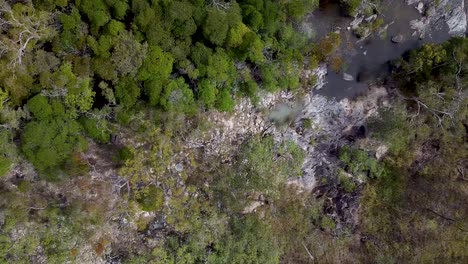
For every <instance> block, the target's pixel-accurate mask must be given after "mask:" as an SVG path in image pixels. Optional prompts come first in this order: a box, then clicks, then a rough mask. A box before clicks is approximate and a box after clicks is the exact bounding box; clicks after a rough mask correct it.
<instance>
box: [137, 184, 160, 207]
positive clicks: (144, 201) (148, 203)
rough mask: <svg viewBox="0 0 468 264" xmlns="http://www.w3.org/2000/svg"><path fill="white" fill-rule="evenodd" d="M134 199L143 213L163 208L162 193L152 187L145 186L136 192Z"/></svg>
mask: <svg viewBox="0 0 468 264" xmlns="http://www.w3.org/2000/svg"><path fill="white" fill-rule="evenodd" d="M135 197H136V200H137V201H138V203H139V204H140V205H141V208H142V209H143V210H145V211H157V210H160V209H161V208H162V207H163V203H164V193H163V191H162V190H161V189H160V188H158V187H156V186H154V185H150V186H145V187H144V188H143V189H141V190H138V191H137V192H136V194H135Z"/></svg>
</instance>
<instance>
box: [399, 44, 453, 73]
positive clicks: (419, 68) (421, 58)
mask: <svg viewBox="0 0 468 264" xmlns="http://www.w3.org/2000/svg"><path fill="white" fill-rule="evenodd" d="M446 60H447V52H446V50H445V49H444V47H443V46H441V45H436V44H425V45H423V46H422V48H421V49H419V50H414V51H411V54H410V59H409V60H408V61H407V62H406V61H404V62H403V65H402V67H403V69H404V70H405V71H406V72H407V73H408V74H409V75H415V79H416V80H417V81H422V80H427V79H429V77H430V75H431V73H432V71H433V68H434V67H436V66H437V65H440V64H442V63H443V62H445V61H446Z"/></svg>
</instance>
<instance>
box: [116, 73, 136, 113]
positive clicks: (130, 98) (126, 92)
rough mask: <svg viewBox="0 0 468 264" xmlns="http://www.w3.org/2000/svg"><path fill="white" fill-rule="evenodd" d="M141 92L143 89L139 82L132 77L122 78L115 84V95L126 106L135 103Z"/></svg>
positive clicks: (128, 106)
mask: <svg viewBox="0 0 468 264" xmlns="http://www.w3.org/2000/svg"><path fill="white" fill-rule="evenodd" d="M140 93H141V90H140V87H139V86H138V83H137V82H136V81H135V80H134V79H133V78H131V77H124V78H122V79H120V81H119V83H118V84H117V85H116V86H115V97H116V98H117V101H118V102H119V103H120V104H122V105H123V106H124V107H126V108H130V107H132V106H133V105H135V103H136V102H137V100H138V97H139V96H140Z"/></svg>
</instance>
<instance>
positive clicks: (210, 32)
mask: <svg viewBox="0 0 468 264" xmlns="http://www.w3.org/2000/svg"><path fill="white" fill-rule="evenodd" d="M228 30H229V25H228V23H227V18H226V13H224V12H223V11H220V10H218V9H215V8H212V9H208V11H207V16H206V20H205V23H204V25H203V35H204V36H205V38H206V39H207V40H209V41H210V42H211V43H213V44H215V45H217V46H222V45H223V44H224V41H225V39H226V36H227V33H228Z"/></svg>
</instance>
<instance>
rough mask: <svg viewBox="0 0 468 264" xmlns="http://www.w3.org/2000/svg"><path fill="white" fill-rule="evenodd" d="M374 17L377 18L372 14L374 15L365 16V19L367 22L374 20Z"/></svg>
mask: <svg viewBox="0 0 468 264" xmlns="http://www.w3.org/2000/svg"><path fill="white" fill-rule="evenodd" d="M376 19H377V15H376V14H374V15H372V16H369V17H366V19H365V20H366V22H367V23H370V22H372V21H374V20H376Z"/></svg>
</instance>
